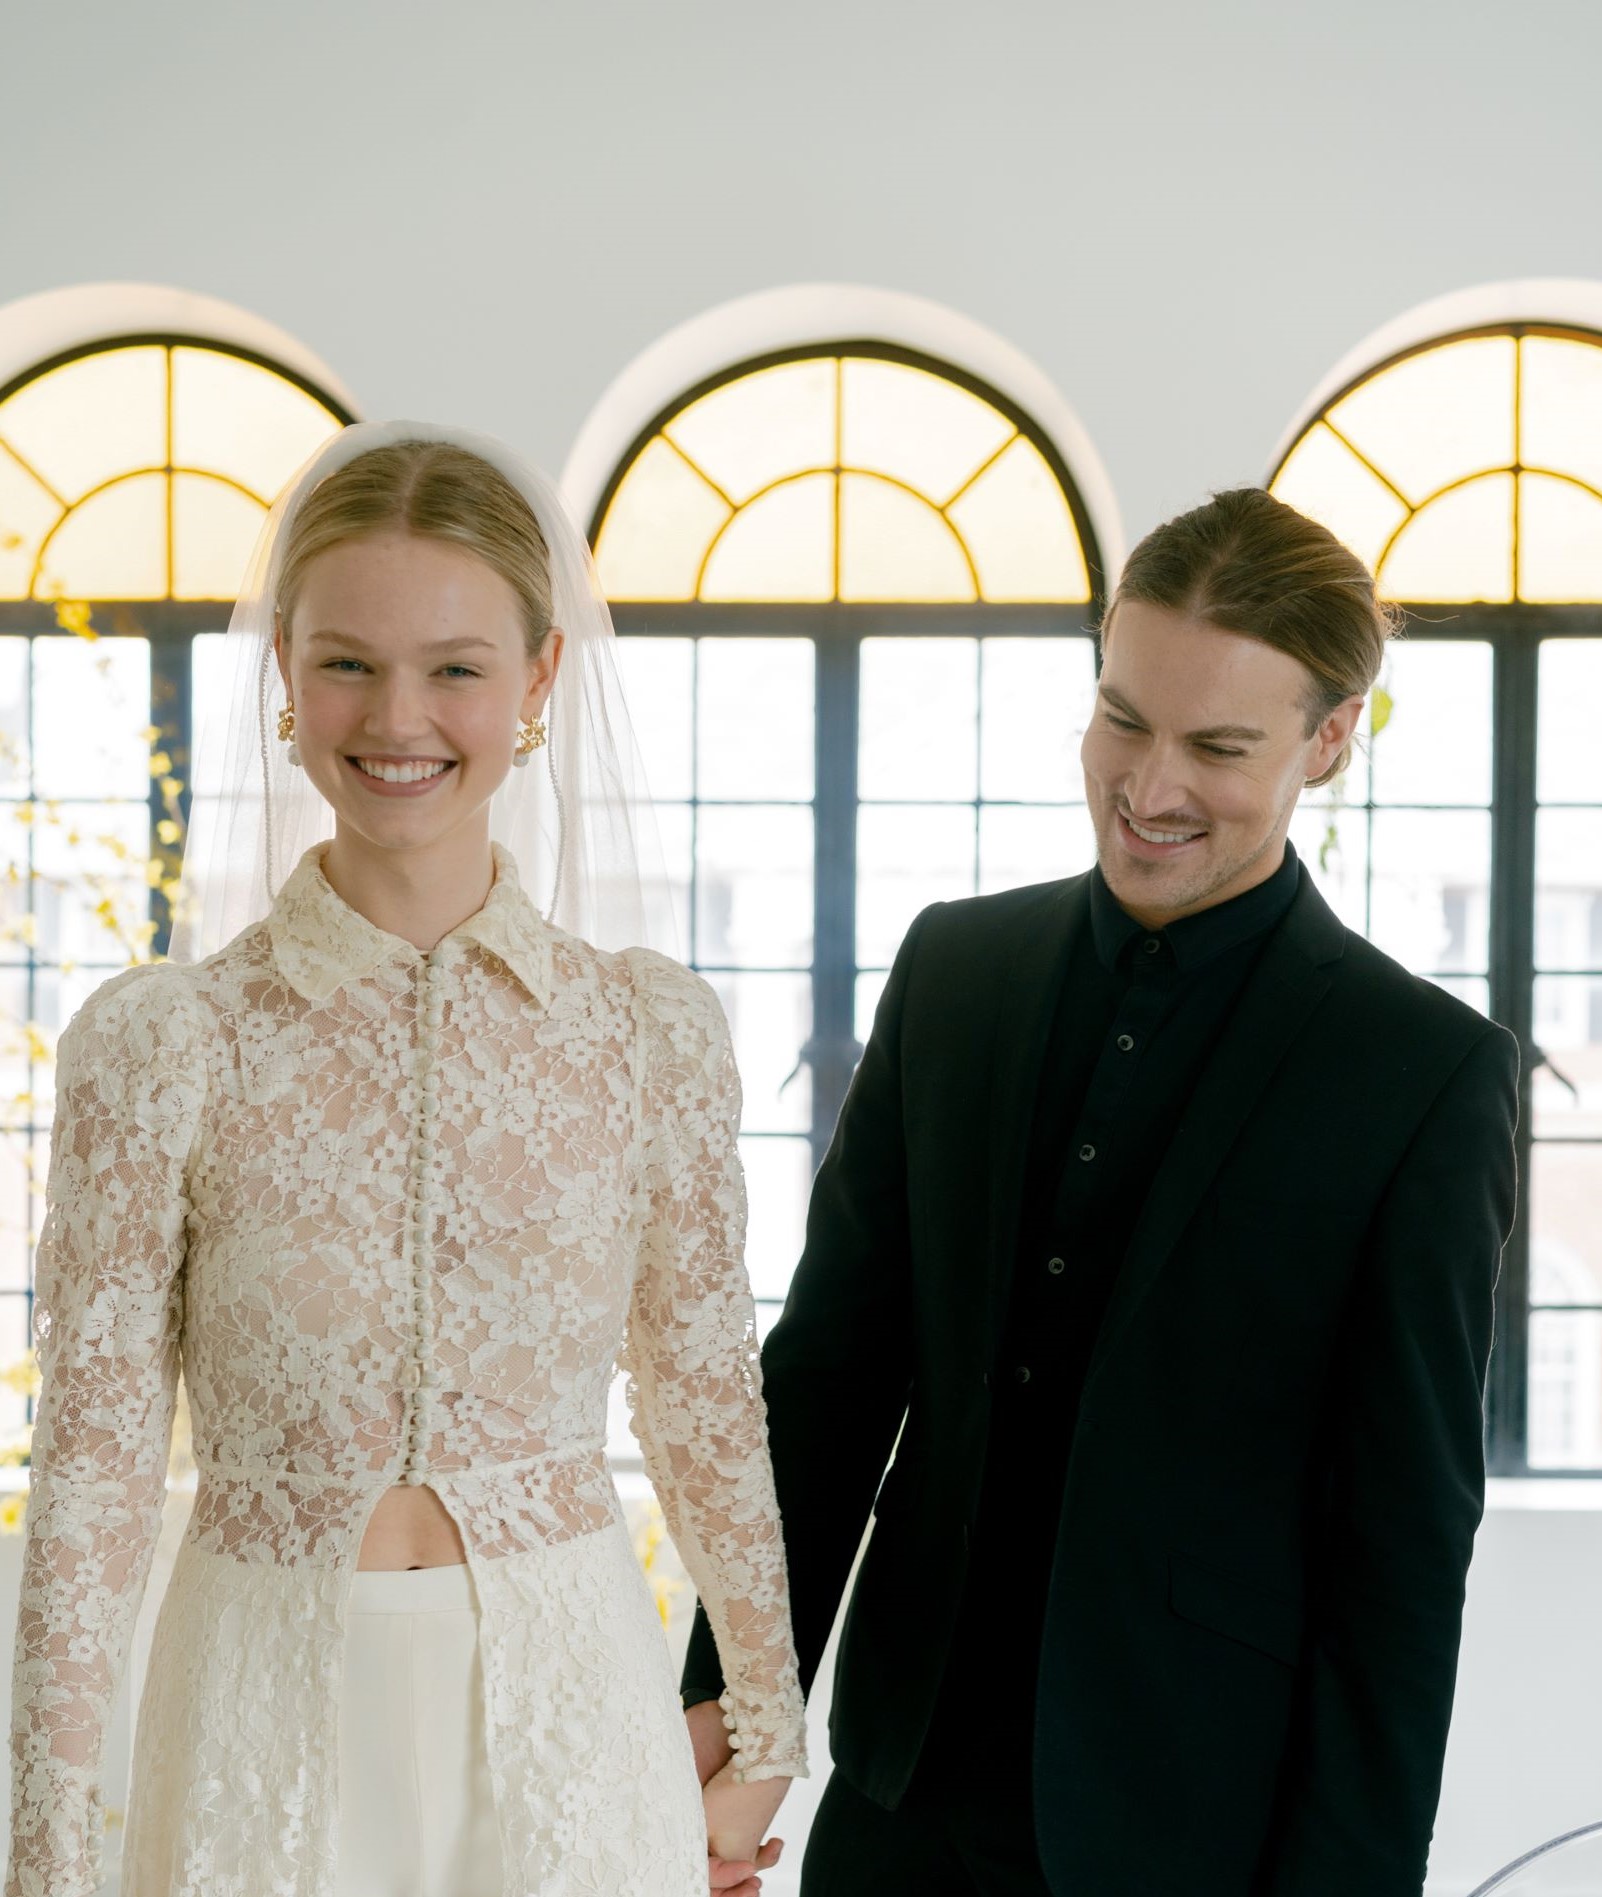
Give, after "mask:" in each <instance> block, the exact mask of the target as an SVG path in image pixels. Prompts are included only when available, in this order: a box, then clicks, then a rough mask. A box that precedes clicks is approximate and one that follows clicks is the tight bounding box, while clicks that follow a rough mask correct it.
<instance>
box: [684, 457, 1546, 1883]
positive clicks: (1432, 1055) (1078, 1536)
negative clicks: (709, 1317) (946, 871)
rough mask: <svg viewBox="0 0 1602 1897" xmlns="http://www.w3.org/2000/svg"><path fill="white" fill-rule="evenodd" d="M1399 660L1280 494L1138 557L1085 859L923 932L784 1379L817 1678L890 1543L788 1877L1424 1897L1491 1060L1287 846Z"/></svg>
mask: <svg viewBox="0 0 1602 1897" xmlns="http://www.w3.org/2000/svg"><path fill="white" fill-rule="evenodd" d="M1389 630H1390V626H1389V623H1388V621H1387V618H1386V616H1385V613H1384V610H1383V609H1382V608H1381V607H1379V606H1378V605H1377V604H1376V602H1375V599H1374V592H1373V586H1372V582H1371V581H1370V578H1369V575H1368V574H1367V572H1366V570H1365V569H1364V568H1363V567H1362V566H1361V565H1360V564H1359V562H1358V561H1357V560H1356V559H1355V558H1354V557H1353V556H1352V555H1351V554H1350V553H1348V552H1347V551H1346V550H1345V549H1344V548H1343V547H1342V546H1341V545H1340V544H1339V543H1338V542H1337V541H1335V540H1334V539H1333V538H1332V537H1331V536H1330V535H1329V534H1328V533H1326V532H1325V531H1324V529H1323V528H1321V527H1318V526H1316V525H1314V524H1313V523H1312V522H1310V521H1308V520H1306V519H1304V518H1303V517H1302V516H1300V515H1298V514H1296V513H1293V512H1292V511H1291V510H1290V509H1289V508H1286V507H1284V506H1283V505H1281V504H1280V503H1279V502H1277V501H1274V500H1272V499H1271V498H1270V497H1269V496H1268V495H1267V494H1265V493H1263V492H1262V491H1260V490H1256V489H1245V490H1240V491H1237V492H1233V493H1226V494H1221V495H1219V496H1218V497H1216V498H1215V499H1214V500H1213V501H1211V502H1210V503H1209V504H1208V505H1206V506H1204V507H1202V508H1199V509H1197V510H1196V511H1195V512H1194V513H1191V514H1188V515H1185V516H1183V517H1182V518H1180V519H1178V520H1175V521H1171V522H1169V523H1168V524H1167V525H1166V526H1163V527H1160V528H1158V529H1157V530H1156V532H1155V533H1153V534H1152V535H1150V536H1149V537H1148V539H1147V540H1145V541H1144V542H1143V543H1142V544H1141V545H1140V546H1139V547H1138V548H1137V549H1136V551H1135V553H1134V555H1133V556H1132V557H1131V559H1130V562H1129V565H1128V567H1127V569H1126V571H1125V573H1124V575H1123V577H1122V581H1121V583H1120V586H1119V588H1118V591H1117V594H1116V596H1115V599H1114V602H1113V605H1112V607H1111V609H1110V611H1109V613H1108V617H1107V621H1106V624H1105V626H1104V629H1103V669H1102V672H1101V677H1100V685H1099V690H1098V694H1097V700H1096V706H1095V710H1094V715H1093V718H1092V720H1091V723H1090V725H1089V728H1088V730H1087V732H1086V736H1085V741H1084V746H1083V762H1084V769H1085V785H1086V794H1087V797H1088V799H1089V804H1090V811H1091V815H1092V817H1093V819H1094V821H1095V827H1096V836H1097V844H1098V857H1099V862H1098V866H1097V868H1096V869H1094V870H1092V871H1091V872H1090V874H1088V875H1085V876H1077V877H1073V878H1070V879H1069V880H1067V881H1065V882H1057V883H1048V884H1044V885H1042V886H1040V887H1037V888H1032V889H1020V890H1013V891H1010V892H1008V893H1006V894H1004V895H998V896H988V897H982V898H980V899H978V900H976V901H970V902H958V903H949V904H937V905H935V906H934V907H933V908H931V909H928V910H925V911H924V913H923V914H922V915H921V916H919V917H918V919H917V921H916V922H915V923H914V924H913V926H912V928H911V930H910V932H909V933H908V935H907V938H906V941H905V942H904V943H903V945H902V947H901V951H900V954H899V955H898V957H897V960H896V965H895V968H894V970H893V971H892V973H891V976H890V979H889V983H888V985H887V987H886V989H885V993H884V998H883V1001H882V1003H881V1005H880V1008H879V1012H878V1017H877V1020H876V1022H875V1025H874V1030H873V1035H872V1039H871V1040H870V1042H869V1044H868V1047H867V1050H866V1052H865V1053H864V1055H863V1059H862V1063H861V1066H860V1068H859V1070H858V1072H857V1075H856V1078H855V1080H854V1082H853V1084H852V1087H851V1090H850V1093H849V1096H848V1098H847V1100H846V1104H845V1107H844V1109H843V1111H842V1113H841V1117H840V1123H839V1126H838V1129H837V1131H836V1134H835V1137H834V1141H833V1144H832V1146H831V1147H830V1150H829V1154H828V1157H827V1158H826V1159H825V1161H824V1163H823V1166H822V1168H821V1170H820V1172H819V1174H818V1179H817V1185H816V1189H815V1191H814V1195H813V1201H812V1210H811V1215H810V1219H809V1223H808V1229H807V1243H806V1251H805V1255H804V1256H803V1258H802V1260H801V1263H800V1266H799V1268H798V1270H797V1272H796V1277H795V1282H794V1286H793V1289H792V1290H791V1293H790V1298H789V1301H788V1303H787V1305H786V1307H785V1311H784V1315H783V1317H782V1318H781V1320H780V1321H779V1323H778V1324H777V1326H776V1327H775V1329H774V1331H773V1333H772V1335H771V1337H770V1338H769V1340H768V1343H767V1346H766V1349H765V1350H764V1353H763V1367H764V1376H765V1381H766V1389H767V1399H768V1407H769V1416H770V1429H771V1440H772V1448H773V1461H774V1468H775V1473H776V1477H777V1482H778V1489H779V1500H780V1504H781V1507H782V1510H783V1514H784V1523H785V1537H786V1543H787V1546H788V1549H789V1558H790V1576H791V1590H792V1597H793V1602H794V1612H795V1621H796V1633H797V1639H798V1644H799V1648H800V1654H801V1664H802V1674H803V1680H804V1682H809V1681H810V1679H811V1677H812V1675H813V1673H814V1672H815V1671H816V1668H817V1665H818V1662H819V1659H820V1656H821V1652H822V1648H823V1645H824V1642H825V1639H826V1637H827V1635H828V1631H829V1627H830V1625H831V1623H832V1621H833V1619H834V1616H835V1610H836V1607H837V1605H838V1603H839V1600H840V1597H841V1594H842V1591H843V1590H844V1587H845V1585H846V1582H847V1578H848V1573H849V1570H850V1567H851V1563H852V1559H853V1557H854V1555H855V1554H856V1552H857V1548H858V1544H859V1540H860V1537H861V1534H862V1531H863V1528H864V1527H865V1525H866V1522H867V1519H868V1516H869V1512H870V1509H871V1512H872V1514H873V1516H874V1517H875V1526H874V1529H873V1534H872V1538H871V1540H870V1541H869V1543H868V1547H867V1552H866V1555H865V1557H864V1560H863V1563H862V1568H861V1572H860V1575H859V1576H858V1579H857V1582H856V1586H855V1590H854V1592H853V1595H852V1599H851V1606H850V1611H849V1614H848V1616H847V1619H846V1622H845V1629H844V1633H843V1637H842V1642H841V1649H840V1660H839V1667H838V1672H837V1676H836V1684H835V1691H834V1706H833V1715H832V1722H831V1737H832V1742H833V1745H832V1749H833V1754H834V1758H835V1761H836V1769H835V1772H834V1775H833V1777H832V1778H831V1780H830V1782H829V1785H828V1787H827V1790H826V1791H825V1793H824V1797H823V1800H822V1804H821V1806H820V1808H819V1811H818V1814H817V1819H816V1822H815V1825H814V1828H813V1832H812V1836H811V1840H810V1843H809V1846H808V1850H807V1854H806V1859H805V1864H804V1870H803V1891H804V1892H805V1897H857V1894H858V1893H861V1894H862V1897H867V1894H868V1893H874V1897H885V1894H887V1893H888V1894H889V1897H959V1893H961V1894H962V1897H968V1894H969V1893H986V1894H987V1897H988V1894H989V1893H1000V1892H1007V1893H1009V1894H1010V1893H1014V1892H1025V1893H1040V1894H1043V1893H1054V1894H1055V1897H1418V1893H1419V1891H1420V1889H1421V1887H1422V1884H1423V1880H1424V1872H1425V1860H1426V1856H1427V1852H1428V1846H1429V1839H1430V1829H1431V1824H1432V1822H1433V1818H1434V1813H1435V1806H1436V1801H1437V1798H1438V1795H1439V1790H1440V1777H1441V1762H1442V1755H1443V1752H1444V1749H1445V1745H1446V1735H1447V1726H1448V1722H1449V1719H1450V1714H1451V1707H1452V1691H1453V1681H1454V1674H1455V1669H1456V1661H1457V1647H1458V1638H1459V1627H1460V1618H1461V1610H1462V1603H1463V1589H1464V1576H1465V1573H1466V1571H1467V1568H1468V1564H1469V1556H1470V1551H1471V1548H1472V1544H1473V1539H1474V1532H1475V1528H1476V1526H1477V1524H1478V1521H1479V1517H1480V1512H1481V1505H1482V1496H1483V1474H1484V1470H1483V1460H1482V1448H1481V1440H1482V1439H1481V1395H1482V1390H1483V1385H1484V1376H1485V1369H1486V1361H1487V1357H1488V1353H1489V1350H1490V1344H1491V1299H1492V1286H1493V1283H1494V1280H1495V1277H1496V1272H1497V1264H1498V1258H1499V1255H1500V1252H1501V1248H1502V1245H1503V1243H1504V1241H1505V1239H1506V1235H1507V1233H1508V1230H1509V1227H1510V1225H1511V1223H1512V1217H1513V1197H1514V1168H1513V1148H1512V1139H1513V1130H1514V1121H1515V1112H1516V1098H1517V1079H1516V1075H1517V1055H1516V1051H1515V1046H1514V1043H1513V1041H1512V1039H1511V1038H1510V1037H1509V1036H1508V1035H1507V1034H1506V1033H1505V1032H1504V1031H1503V1030H1502V1029H1500V1028H1498V1027H1495V1026H1493V1025H1491V1024H1490V1023H1489V1022H1487V1021H1486V1020H1484V1019H1483V1018H1482V1017H1481V1016H1480V1015H1478V1014H1476V1013H1475V1012H1473V1011H1472V1010H1471V1009H1469V1008H1467V1007H1465V1006H1464V1005H1463V1004H1462V1003H1461V1002H1458V1001H1456V1000H1453V999H1452V998H1451V997H1449V996H1448V995H1446V994H1444V993H1443V992H1442V991H1441V990H1440V989H1438V988H1435V987H1432V986H1430V985H1429V984H1428V983H1426V982H1423V981H1420V980H1417V979H1415V978H1414V977H1413V976H1411V975H1409V974H1408V973H1406V972H1405V971H1404V970H1403V969H1402V968H1400V967H1399V966H1398V965H1397V964H1396V963H1394V962H1392V961H1390V960H1388V959H1387V958H1386V957H1385V956H1384V955H1382V954H1380V953H1379V952H1378V951H1377V950H1375V949H1374V948H1372V947H1370V946H1369V945H1368V943H1366V942H1365V941H1363V940H1362V939H1361V938H1360V937H1358V936H1356V935H1353V934H1351V933H1350V932H1349V931H1348V930H1346V929H1345V928H1344V927H1343V926H1342V925H1341V923H1340V922H1339V921H1337V920H1336V918H1335V916H1334V915H1333V914H1332V913H1331V911H1330V910H1329V909H1328V908H1327V907H1326V905H1325V903H1324V902H1323V900H1322V898H1321V897H1320V896H1319V895H1318V893H1317V891H1316V890H1315V889H1314V887H1313V885H1312V883H1311V881H1310V880H1309V878H1308V876H1307V875H1306V873H1305V871H1304V870H1303V869H1302V867H1301V865H1300V864H1299V863H1298V861H1297V859H1296V856H1295V854H1294V852H1293V851H1292V850H1291V849H1290V847H1289V845H1288V843H1287V841H1286V834H1287V830H1288V828H1289V825H1290V821H1291V815H1292V812H1293V810H1294V808H1295V805H1296V801H1297V798H1298V796H1299V794H1300V793H1301V791H1302V789H1303V788H1304V786H1306V785H1308V784H1320V783H1324V782H1327V781H1328V780H1329V779H1330V778H1331V777H1332V776H1333V775H1334V774H1336V772H1338V771H1339V770H1340V769H1341V768H1342V767H1343V765H1344V763H1345V761H1346V759H1347V757H1348V756H1349V753H1350V745H1351V740H1352V735H1353V732H1354V730H1355V727H1356V724H1357V719H1358V715H1359V712H1360V710H1361V707H1362V703H1363V699H1364V696H1365V695H1366V693H1367V691H1368V689H1369V687H1370V686H1371V685H1372V683H1373V681H1374V678H1375V676H1376V674H1377V673H1378V671H1379V667H1380V663H1381V660H1382V657H1383V654H1384V641H1385V637H1386V635H1387V633H1388V632H1389ZM892 1455H893V1460H892ZM887 1464H888V1465H889V1466H888V1471H887V1469H886V1465H887ZM684 1686H685V1702H686V1706H687V1708H688V1716H689V1720H690V1726H691V1733H692V1737H693V1739H694V1740H695V1744H696V1751H697V1758H698V1762H699V1764H700V1767H701V1770H702V1772H703V1775H705V1774H707V1773H709V1772H710V1771H711V1770H713V1769H716V1767H717V1766H718V1765H719V1764H720V1763H721V1762H722V1761H723V1759H725V1758H726V1757H727V1756H728V1754H727V1751H726V1749H725V1746H724V1732H723V1726H722V1721H721V1717H720V1716H719V1713H718V1709H717V1705H716V1702H715V1698H713V1697H712V1696H714V1695H715V1694H716V1693H717V1692H718V1690H719V1686H720V1681H719V1676H718V1669H717V1661H716V1657H715V1654H714V1651H713V1648H712V1644H711V1641H710V1639H709V1638H708V1636H707V1632H706V1627H705V1622H704V1619H703V1620H701V1621H699V1622H698V1625H697V1629H696V1633H695V1636H694V1637H693V1639H692V1643H691V1649H690V1655H689V1660H688V1663H687V1666H686V1670H685V1676H684ZM716 1869H717V1867H716V1866H714V1872H716Z"/></svg>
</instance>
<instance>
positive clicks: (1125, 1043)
mask: <svg viewBox="0 0 1602 1897" xmlns="http://www.w3.org/2000/svg"><path fill="white" fill-rule="evenodd" d="M1134 1045H1135V1037H1134V1035H1133V1034H1120V1035H1119V1037H1118V1051H1119V1053H1120V1054H1127V1053H1129V1051H1130V1050H1131V1049H1132V1048H1133V1047H1134Z"/></svg>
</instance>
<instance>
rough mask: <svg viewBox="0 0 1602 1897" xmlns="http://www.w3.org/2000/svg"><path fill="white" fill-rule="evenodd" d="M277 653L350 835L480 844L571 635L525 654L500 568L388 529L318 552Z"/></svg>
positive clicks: (317, 770)
mask: <svg viewBox="0 0 1602 1897" xmlns="http://www.w3.org/2000/svg"><path fill="white" fill-rule="evenodd" d="M275 643H276V649H277V653H278V663H279V670H280V671H281V672H282V674H283V677H284V685H285V690H286V691H287V693H288V695H289V698H290V701H291V702H292V703H293V705H294V707H295V743H296V747H297V749H298V751H299V753H300V758H301V762H302V764H303V766H304V767H305V770H306V774H307V776H308V777H309V778H310V779H311V781H312V782H313V783H314V784H315V785H316V786H317V788H318V790H320V791H321V792H322V794H323V795H324V796H325V797H326V798H327V799H328V801H329V803H330V804H331V805H332V806H333V808H334V812H335V816H336V818H337V820H338V824H339V826H340V828H341V830H342V831H346V832H349V833H351V834H353V835H354V836H356V837H360V838H361V839H362V840H364V841H365V842H366V843H367V844H369V845H371V846H373V847H374V848H377V849H382V850H402V851H419V850H422V851H426V850H429V849H431V848H434V847H436V846H439V845H442V844H448V845H449V846H450V847H452V848H454V847H456V846H457V845H458V844H459V843H465V842H467V841H468V840H469V839H471V840H474V841H476V840H478V839H480V838H481V837H482V836H487V834H488V812H487V806H488V803H489V799H490V797H491V795H492V794H493V793H494V791H495V789H496V787H497V786H498V785H499V784H500V782H501V780H502V779H503V778H504V777H505V775H506V772H507V770H508V768H509V767H510V765H511V761H512V750H513V745H514V743H515V741H516V737H517V724H518V720H519V719H520V718H535V717H538V716H539V715H540V713H541V712H542V711H543V709H544V707H545V702H546V700H547V698H548V697H549V696H550V691H551V686H552V684H553V682H554V680H555V676H556V668H557V665H558V663H559V661H560V657H561V646H562V635H561V634H560V633H559V632H557V631H555V630H554V629H553V630H552V631H551V632H550V633H548V634H547V636H546V639H545V642H544V645H543V647H542V649H541V653H540V656H539V658H537V659H534V658H531V657H530V656H529V652H528V647H527V642H526V637H525V631H524V623H523V618H522V615H521V613H520V611H519V608H518V600H517V595H516V593H515V592H514V591H513V589H512V587H511V586H510V585H509V584H508V583H507V582H506V581H505V580H504V579H502V577H501V576H500V574H499V573H497V572H496V571H495V569H494V568H493V567H491V566H490V565H488V564H487V563H486V562H485V561H484V560H481V559H480V558H479V557H478V556H477V555H476V554H474V553H471V552H469V551H468V550H467V549H466V548H464V547H460V546H456V545H453V544H452V543H451V542H449V541H443V540H436V539H431V538H428V537H425V536H422V535H416V534H409V533H404V532H394V531H391V532H384V533H379V534H373V535H369V536H365V537H363V538H360V539H355V540H345V541H341V542H339V543H338V544H336V545H334V546H331V547H328V548H326V549H325V550H324V551H323V552H322V553H319V554H317V555H316V556H315V558H313V559H312V560H311V561H310V562H309V563H308V565H307V567H306V570H305V574H304V576H303V578H302V579H301V582H300V585H299V589H298V591H297V593H296V595H295V601H294V608H293V621H292V624H291V625H290V627H289V628H288V637H287V638H286V637H285V630H284V628H283V627H280V628H279V630H278V633H277V637H276V642H275Z"/></svg>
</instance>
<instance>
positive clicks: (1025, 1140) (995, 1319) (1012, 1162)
mask: <svg viewBox="0 0 1602 1897" xmlns="http://www.w3.org/2000/svg"><path fill="white" fill-rule="evenodd" d="M1089 911H1090V902H1089V879H1088V878H1087V877H1084V876H1076V877H1073V878H1071V879H1070V880H1069V881H1067V882H1064V883H1059V884H1057V885H1055V886H1054V887H1053V888H1052V889H1051V891H1050V892H1049V894H1048V895H1047V897H1046V900H1045V902H1044V903H1043V904H1042V906H1041V908H1040V909H1039V910H1038V911H1036V912H1035V915H1034V918H1033V922H1032V926H1030V927H1029V928H1028V930H1027V933H1024V934H1022V935H1021V936H1020V937H1019V938H1018V939H1016V940H1013V941H1010V942H1008V943H1006V944H1005V945H1004V946H1002V949H1001V952H1002V955H1003V956H1004V958H1005V966H1004V970H1003V974H1002V988H1001V1002H1000V1005H999V1007H998V1009H997V1015H996V1031H995V1043H994V1048H993V1060H992V1064H991V1070H990V1072H991V1085H990V1113H989V1125H990V1218H989V1232H990V1257H989V1275H988V1299H987V1320H988V1321H987V1326H986V1332H985V1344H986V1351H987V1354H988V1351H989V1350H990V1348H991V1347H992V1346H993V1343H994V1340H995V1337H996V1333H997V1330H998V1327H999V1325H1000V1323H1001V1320H1002V1316H1003V1314H1004V1312H1005V1308H1006V1300H1007V1294H1008V1291H1009V1289H1010V1287H1011V1284H1012V1274H1013V1254H1014V1252H1015V1251H1016V1249H1017V1244H1018V1223H1019V1219H1020V1217H1021V1216H1022V1211H1023V1186H1024V1169H1025V1165H1026V1163H1027V1161H1028V1156H1029V1137H1030V1130H1031V1126H1032V1122H1033V1118H1034V1110H1035V1098H1036V1095H1037V1094H1038V1092H1039V1089H1040V1070H1041V1067H1042V1064H1043V1063H1044V1060H1045V1055H1046V1041H1047V1038H1048V1037H1049V1035H1050V1033H1051V1021H1052V1015H1053V1012H1054V1010H1055V1006H1056V1001H1057V996H1058V994H1059V992H1060V987H1061V981H1062V976H1063V972H1064V964H1065V963H1066V961H1067V959H1068V952H1069V949H1070V947H1071V945H1072V943H1073V941H1074V939H1075V935H1076V932H1077V931H1078V930H1079V929H1082V928H1088V927H1089V926H1090V913H1089Z"/></svg>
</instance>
